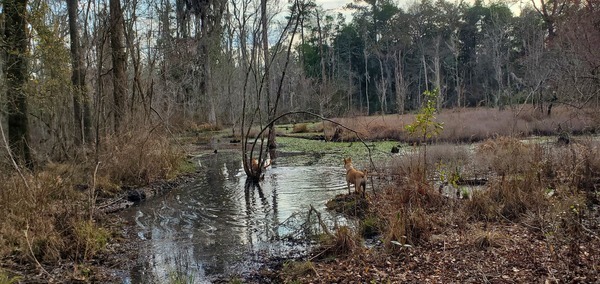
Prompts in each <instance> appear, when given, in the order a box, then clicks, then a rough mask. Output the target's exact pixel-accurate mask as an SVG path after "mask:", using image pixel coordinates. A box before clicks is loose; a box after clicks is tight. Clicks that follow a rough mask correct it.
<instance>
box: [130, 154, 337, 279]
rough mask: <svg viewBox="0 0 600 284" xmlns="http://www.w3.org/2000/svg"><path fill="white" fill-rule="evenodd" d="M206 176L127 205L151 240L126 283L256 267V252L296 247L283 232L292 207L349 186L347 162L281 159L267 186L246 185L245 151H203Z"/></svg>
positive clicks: (319, 204) (299, 208) (320, 203)
mask: <svg viewBox="0 0 600 284" xmlns="http://www.w3.org/2000/svg"><path fill="white" fill-rule="evenodd" d="M200 162H201V164H202V165H203V170H204V172H203V175H201V176H199V177H198V178H197V180H196V181H195V182H193V183H192V184H190V185H188V186H185V187H181V188H178V189H175V190H173V191H171V192H169V193H168V194H166V195H164V196H162V197H157V198H155V199H153V200H150V201H149V202H146V203H142V204H140V205H139V206H137V207H134V208H132V209H131V211H129V212H127V213H126V214H127V215H128V216H127V217H128V218H131V219H132V220H134V221H135V224H136V226H137V230H138V232H137V236H138V237H139V238H140V239H141V240H143V241H144V246H143V248H142V250H141V251H140V256H141V257H140V261H139V263H138V264H137V265H136V266H135V267H134V268H133V269H132V270H131V271H130V275H129V277H128V278H126V279H124V282H125V283H165V282H169V281H172V280H173V279H175V278H174V277H178V276H179V277H183V279H185V280H186V282H187V283H189V282H193V283H210V282H211V280H213V279H215V278H216V277H222V276H229V275H233V276H235V275H240V274H243V273H245V272H248V271H250V270H252V269H256V268H257V266H258V263H256V261H258V259H257V257H256V255H259V254H267V255H278V254H284V253H285V252H286V251H288V250H289V247H286V244H285V243H284V242H282V241H279V237H280V236H281V235H283V234H286V233H287V232H286V230H287V229H286V228H284V227H283V226H280V224H281V223H282V222H284V221H285V220H286V219H288V218H289V217H290V216H292V214H294V213H297V212H305V211H307V210H308V209H309V207H310V205H311V204H312V205H313V206H314V207H315V208H317V209H318V210H319V211H321V212H323V213H324V214H329V213H326V212H325V209H324V208H325V202H326V201H327V200H329V199H331V198H333V197H334V196H335V195H336V194H339V193H343V192H345V191H346V190H347V188H346V183H345V179H344V170H343V168H342V167H341V166H338V167H334V166H329V167H328V166H301V167H293V166H286V165H285V164H280V165H277V166H273V167H272V168H270V169H269V170H268V171H267V174H266V175H265V180H264V181H262V182H261V183H260V186H261V189H258V188H251V189H250V190H248V191H247V192H246V191H245V190H244V185H245V175H244V173H243V169H242V166H241V162H240V161H239V153H219V154H215V155H210V156H205V157H202V158H201V161H200Z"/></svg>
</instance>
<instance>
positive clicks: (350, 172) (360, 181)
mask: <svg viewBox="0 0 600 284" xmlns="http://www.w3.org/2000/svg"><path fill="white" fill-rule="evenodd" d="M344 168H345V169H346V184H347V185H348V194H350V184H353V185H354V191H355V192H356V193H360V191H361V190H360V188H361V187H362V195H363V197H364V196H365V192H366V191H367V190H366V189H367V171H366V170H365V171H364V172H361V171H359V170H356V169H355V168H354V166H352V158H350V157H348V158H344Z"/></svg>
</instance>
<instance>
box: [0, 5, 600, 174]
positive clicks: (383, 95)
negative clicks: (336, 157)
mask: <svg viewBox="0 0 600 284" xmlns="http://www.w3.org/2000/svg"><path fill="white" fill-rule="evenodd" d="M516 5H517V4H516V3H513V2H509V1H494V2H490V3H487V2H482V1H475V2H474V3H469V2H466V1H465V2H449V1H421V2H414V3H412V4H408V5H407V6H406V7H405V8H401V6H400V5H399V3H396V2H394V1H375V0H373V1H371V0H369V1H365V2H362V1H358V2H355V3H349V4H348V5H347V7H346V9H348V11H352V17H351V19H345V18H344V16H343V15H342V14H333V12H332V11H325V10H323V8H322V7H320V6H319V5H317V4H316V3H315V2H314V1H306V0H302V1H300V0H295V1H287V2H286V1H273V2H272V1H269V2H268V3H267V1H265V0H262V1H260V0H255V1H252V0H243V1H238V0H234V1H226V0H216V1H202V0H174V1H169V0H131V1H118V0H110V1H109V0H103V1H76V0H69V1H66V2H64V1H39V0H38V1H30V0H6V1H3V2H2V10H1V12H2V13H1V17H2V19H3V21H2V23H3V26H2V34H3V35H4V37H3V39H4V44H3V50H4V53H3V57H2V61H1V63H2V66H3V76H2V84H0V86H2V90H1V94H2V97H1V98H2V102H3V104H2V105H3V106H4V107H3V108H2V118H3V121H4V122H5V123H6V122H8V123H7V124H5V131H6V132H7V134H8V140H9V142H10V144H11V148H12V150H13V152H14V153H15V154H16V156H17V157H20V158H19V159H21V160H22V161H26V162H25V164H30V162H31V160H33V158H34V157H32V154H31V153H30V152H33V156H35V159H36V160H38V161H39V160H64V159H70V158H72V157H73V156H75V155H76V153H77V152H81V149H82V147H80V145H87V146H92V147H87V146H86V147H84V148H86V149H88V150H89V149H90V148H93V149H98V148H101V147H102V140H104V139H107V137H112V136H114V135H115V134H118V135H122V134H125V133H130V132H131V130H135V129H140V126H141V125H146V126H148V125H153V126H154V127H159V128H163V127H164V128H167V129H170V128H182V127H183V128H186V127H187V128H189V127H192V126H194V127H197V126H198V125H202V124H204V123H207V124H208V125H211V126H214V127H222V126H233V129H234V131H237V129H239V125H240V124H241V122H242V120H243V119H244V120H248V121H250V120H251V121H252V123H265V122H266V121H268V120H269V118H273V117H274V116H275V115H276V114H279V113H283V112H286V111H296V110H308V111H312V112H314V113H318V114H320V115H323V116H325V117H334V116H335V117H339V116H349V115H369V114H376V113H377V114H391V113H399V114H402V113H405V112H410V111H413V110H415V109H418V108H419V107H421V105H422V103H423V95H422V94H423V93H424V92H425V91H427V90H434V89H437V90H439V96H438V99H437V103H436V107H437V108H438V109H441V108H455V107H477V106H483V107H493V108H500V109H502V108H505V107H509V106H514V105H516V104H533V105H534V106H536V107H537V108H538V110H539V111H540V113H544V114H546V115H550V114H551V108H552V106H553V105H557V104H562V105H566V106H570V107H573V108H575V109H585V108H586V107H597V104H598V102H599V100H598V92H600V74H599V73H600V50H599V49H598V48H597V46H599V45H600V31H599V28H598V27H599V25H600V23H599V21H600V20H599V19H600V15H599V14H600V8H599V6H600V2H598V1H597V0H587V1H561V0H556V1H547V0H543V1H532V2H524V3H522V5H521V6H522V7H523V8H522V9H521V10H520V11H517V10H516V9H514V8H511V7H514V6H516ZM242 102H243V103H242ZM244 106H245V107H246V110H245V112H248V113H253V115H251V116H250V115H249V116H246V117H243V116H242V113H243V112H244V109H243V108H244ZM249 110H252V111H249ZM118 135H117V136H118ZM95 152H97V151H95Z"/></svg>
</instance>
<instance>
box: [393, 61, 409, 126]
mask: <svg viewBox="0 0 600 284" xmlns="http://www.w3.org/2000/svg"><path fill="white" fill-rule="evenodd" d="M396 52H397V53H398V54H397V55H396V54H394V63H395V64H394V75H395V77H394V78H395V84H394V85H395V87H396V88H395V90H396V109H397V111H398V114H404V104H405V100H406V92H407V91H406V90H407V86H406V81H405V80H404V71H403V69H402V53H401V52H400V51H396Z"/></svg>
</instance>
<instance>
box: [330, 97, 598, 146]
mask: <svg viewBox="0 0 600 284" xmlns="http://www.w3.org/2000/svg"><path fill="white" fill-rule="evenodd" d="M414 120H415V117H414V114H406V115H385V116H359V117H348V118H338V119H336V121H337V122H339V123H341V124H343V125H345V126H347V127H349V128H351V129H353V130H356V131H357V132H358V133H359V135H360V136H361V138H363V139H369V140H381V139H394V140H399V141H404V142H409V143H412V142H418V141H417V138H416V137H411V136H410V135H408V133H406V131H405V126H406V125H407V124H410V123H411V122H413V121H414ZM436 121H438V122H442V123H443V124H444V131H443V132H442V133H441V134H440V135H438V136H436V137H435V140H436V141H438V142H443V141H445V142H477V141H482V140H485V139H488V138H492V137H499V136H512V137H524V136H530V135H552V134H558V133H560V132H567V133H574V134H581V133H589V132H595V131H596V130H597V129H596V128H597V125H598V124H596V123H595V115H594V114H591V113H590V112H588V111H586V110H580V109H573V108H568V107H564V106H560V107H555V108H554V109H553V112H552V115H551V116H548V115H546V114H542V113H541V112H539V111H538V110H535V109H533V108H532V107H531V106H529V105H526V106H524V107H522V106H520V107H518V108H513V109H505V110H498V109H489V108H465V109H449V110H442V111H441V112H440V113H438V114H437V115H436ZM335 127H336V126H335V125H334V124H332V123H325V128H326V130H325V133H326V136H328V138H331V137H330V136H331V135H333V133H334V129H335ZM356 139H357V138H356V135H355V134H354V133H352V132H350V131H345V132H344V136H343V140H345V141H351V140H356Z"/></svg>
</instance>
